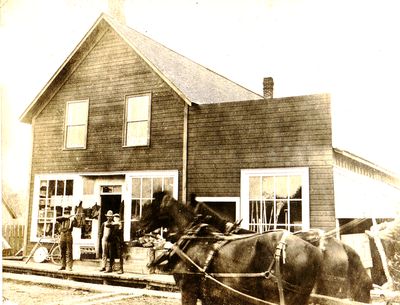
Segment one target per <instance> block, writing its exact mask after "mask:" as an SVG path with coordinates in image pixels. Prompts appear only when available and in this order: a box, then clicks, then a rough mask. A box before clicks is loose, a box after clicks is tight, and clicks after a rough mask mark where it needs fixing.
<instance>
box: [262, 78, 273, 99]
mask: <svg viewBox="0 0 400 305" xmlns="http://www.w3.org/2000/svg"><path fill="white" fill-rule="evenodd" d="M263 89H264V98H266V99H269V98H273V97H274V79H273V78H272V77H265V78H264V81H263Z"/></svg>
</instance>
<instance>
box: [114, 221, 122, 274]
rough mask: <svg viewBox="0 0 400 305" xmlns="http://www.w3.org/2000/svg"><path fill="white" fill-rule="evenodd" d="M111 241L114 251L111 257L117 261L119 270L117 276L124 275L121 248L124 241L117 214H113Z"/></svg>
mask: <svg viewBox="0 0 400 305" xmlns="http://www.w3.org/2000/svg"><path fill="white" fill-rule="evenodd" d="M113 226H114V229H113V235H114V236H113V241H114V251H113V253H112V254H113V255H115V256H114V259H113V260H115V258H118V259H119V270H118V274H122V273H124V260H123V257H122V255H123V248H124V239H123V230H122V222H121V218H120V216H119V214H114V222H113Z"/></svg>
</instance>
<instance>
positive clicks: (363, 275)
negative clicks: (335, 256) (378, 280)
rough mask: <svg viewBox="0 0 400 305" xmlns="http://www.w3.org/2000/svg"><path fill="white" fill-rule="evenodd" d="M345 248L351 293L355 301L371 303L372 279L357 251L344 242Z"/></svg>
mask: <svg viewBox="0 0 400 305" xmlns="http://www.w3.org/2000/svg"><path fill="white" fill-rule="evenodd" d="M343 248H344V250H345V251H346V253H347V257H348V261H349V267H348V271H347V275H348V279H349V286H350V287H349V289H350V294H351V296H352V298H353V299H354V301H358V302H364V303H370V302H371V294H370V291H371V290H372V280H371V278H370V277H369V275H368V273H367V271H366V270H365V268H364V266H363V264H362V262H361V258H360V256H359V255H358V254H357V252H356V251H355V250H354V249H353V248H351V247H350V246H348V245H345V244H343Z"/></svg>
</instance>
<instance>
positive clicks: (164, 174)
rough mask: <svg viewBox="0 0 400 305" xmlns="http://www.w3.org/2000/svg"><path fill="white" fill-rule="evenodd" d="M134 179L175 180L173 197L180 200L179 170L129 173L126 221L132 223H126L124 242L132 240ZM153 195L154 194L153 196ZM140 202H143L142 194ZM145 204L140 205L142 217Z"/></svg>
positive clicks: (127, 178) (127, 177)
mask: <svg viewBox="0 0 400 305" xmlns="http://www.w3.org/2000/svg"><path fill="white" fill-rule="evenodd" d="M133 178H140V179H143V178H152V179H154V178H172V179H173V191H172V196H173V197H174V198H178V195H179V194H178V187H179V171H178V170H156V171H135V172H129V173H127V174H126V176H125V179H126V191H127V192H126V195H125V199H124V200H125V202H126V203H128V202H129V204H125V209H124V219H129V220H130V221H125V223H124V240H125V241H128V240H130V238H131V236H130V229H131V222H132V179H133ZM151 195H153V194H151ZM140 200H141V201H142V200H143V197H142V194H141V198H140ZM142 206H143V202H141V203H140V211H139V213H140V215H141V213H142Z"/></svg>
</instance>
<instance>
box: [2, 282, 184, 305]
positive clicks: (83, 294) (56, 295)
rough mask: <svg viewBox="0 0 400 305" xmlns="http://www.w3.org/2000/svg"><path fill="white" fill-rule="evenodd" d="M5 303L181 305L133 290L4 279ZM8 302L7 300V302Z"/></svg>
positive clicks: (11, 304)
mask: <svg viewBox="0 0 400 305" xmlns="http://www.w3.org/2000/svg"><path fill="white" fill-rule="evenodd" d="M3 298H6V300H7V301H6V302H4V301H3V305H27V304H30V305H71V304H80V305H89V304H90V305H97V304H107V303H112V304H113V305H132V304H134V305H151V304H156V305H179V304H180V303H181V302H180V300H178V299H173V298H172V299H171V298H164V297H157V296H143V295H140V294H132V293H131V292H128V291H127V292H126V293H124V292H121V290H118V291H116V292H99V291H97V292H96V291H90V290H85V289H78V288H69V287H62V286H54V285H49V284H38V283H29V282H21V281H15V280H10V279H3ZM7 302H8V303H7Z"/></svg>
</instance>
